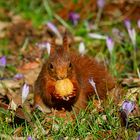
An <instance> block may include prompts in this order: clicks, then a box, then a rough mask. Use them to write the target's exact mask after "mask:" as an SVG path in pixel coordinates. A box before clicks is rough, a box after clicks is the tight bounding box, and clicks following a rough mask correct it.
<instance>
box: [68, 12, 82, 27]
mask: <svg viewBox="0 0 140 140" xmlns="http://www.w3.org/2000/svg"><path fill="white" fill-rule="evenodd" d="M68 18H69V20H70V21H71V22H72V23H73V25H77V24H78V21H79V19H80V15H79V14H77V13H76V12H70V13H69V17H68Z"/></svg>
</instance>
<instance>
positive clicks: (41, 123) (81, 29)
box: [0, 0, 140, 140]
mask: <svg viewBox="0 0 140 140" xmlns="http://www.w3.org/2000/svg"><path fill="white" fill-rule="evenodd" d="M73 2H75V4H76V1H73ZM60 7H61V6H60V4H58V3H57V4H54V3H53V2H51V1H47V0H46V1H45V0H44V1H40V0H39V1H33V0H31V1H28V0H21V1H20V2H19V1H16V0H15V1H14V0H13V1H10V0H9V1H4V0H1V1H0V13H2V14H0V21H1V23H4V24H5V23H7V22H12V18H13V17H15V16H17V15H18V16H20V17H22V19H25V20H28V21H29V20H30V21H32V23H33V27H32V28H34V29H35V30H40V28H41V27H42V26H43V24H44V23H46V22H48V21H51V22H54V23H55V25H62V26H65V27H66V28H67V29H68V30H69V31H70V32H71V33H72V34H73V35H74V36H80V37H81V38H82V42H84V43H85V46H86V50H87V55H91V56H94V57H96V58H97V59H100V60H101V61H105V63H106V64H107V66H108V68H109V70H110V71H111V73H112V75H114V76H115V77H116V79H117V81H118V83H119V82H120V83H121V82H122V81H123V79H124V78H127V79H130V78H132V79H134V80H135V79H139V78H140V74H139V70H140V69H139V68H140V62H139V59H140V47H139V46H140V28H138V26H137V21H132V22H131V24H132V27H133V28H135V31H136V44H135V45H134V44H133V42H132V41H131V39H130V37H129V34H128V32H127V29H126V27H125V26H124V23H123V20H122V21H120V22H118V23H117V22H116V23H115V22H114V21H113V20H112V21H110V22H108V23H107V25H101V24H99V28H97V29H96V30H94V29H91V30H88V29H87V26H86V25H87V23H90V21H91V23H90V24H93V22H92V18H93V17H94V16H93V15H94V14H95V13H94V14H93V15H92V13H91V15H88V16H87V19H86V18H85V19H81V20H80V22H79V23H78V25H76V26H74V25H73V24H72V23H71V22H70V21H69V20H68V19H67V20H64V19H62V18H60V16H59V15H58V14H57V12H56V11H57V10H58V9H59V8H60ZM79 13H80V9H79ZM10 14H11V15H12V16H9V15H10ZM9 17H10V18H9ZM107 20H108V18H106V17H105V18H104V21H107ZM101 23H105V22H102V21H101ZM0 25H1V24H0ZM57 27H58V26H57ZM113 29H119V35H120V36H119V35H118V34H117V35H116V34H115V33H114V32H112V30H113ZM0 33H1V34H2V32H0ZM89 33H98V34H102V35H106V36H110V37H112V38H113V41H114V43H115V46H114V48H113V51H112V52H111V53H109V50H108V49H107V45H106V40H103V39H93V38H90V37H89ZM0 36H1V35H0ZM10 43H11V40H10V39H9V37H8V35H7V34H5V35H4V36H2V37H1V40H0V56H3V55H5V56H6V57H7V58H8V64H7V66H6V69H5V72H4V76H5V77H6V78H11V77H12V76H14V75H15V74H16V73H17V72H18V71H17V69H16V68H17V66H18V65H19V64H20V62H21V61H23V60H24V59H25V58H27V57H28V55H27V54H29V53H30V48H28V47H27V49H25V50H24V51H23V52H21V51H20V50H23V48H24V46H26V41H25V39H24V41H23V43H21V44H18V51H20V52H18V51H17V50H16V49H17V46H16V45H15V44H14V45H15V46H14V47H10V46H11V44H10ZM31 43H32V44H34V43H35V41H32V42H31ZM27 46H28V41H27ZM78 46H79V45H78V43H76V44H75V47H76V49H78ZM21 48H22V49H21ZM25 48H26V47H25ZM15 56H16V60H17V62H15V61H14V60H15ZM29 56H30V54H29ZM134 83H135V82H134ZM138 85H139V84H138ZM129 87H131V88H132V87H133V85H131V84H130V85H129V83H126V87H125V89H127V88H129ZM135 87H136V88H137V89H138V93H137V94H140V89H139V86H135ZM8 91H10V90H8ZM8 91H7V92H8ZM130 94H133V92H132V93H131V92H129V97H128V96H127V95H126V96H125V97H124V98H123V99H121V101H123V100H125V99H130V100H132V97H131V95H130ZM132 96H133V95H132ZM134 96H135V95H134ZM121 101H120V102H121ZM135 103H136V104H137V106H138V108H139V107H140V96H139V95H137V99H136V100H135ZM29 115H31V114H29ZM138 116H140V114H138ZM51 117H52V116H51ZM51 117H50V116H47V115H44V114H43V113H41V112H37V111H36V112H34V113H33V115H32V116H30V119H31V122H32V123H30V122H29V121H26V120H24V119H19V117H17V116H16V117H15V113H14V111H13V110H4V109H2V108H0V137H1V139H15V138H16V137H19V138H21V139H30V138H32V139H59V140H61V139H62V140H63V139H66V140H67V139H87V140H88V139H95V140H96V139H97V140H99V139H104V140H105V139H110V140H114V139H122V140H123V139H124V140H125V139H126V140H127V139H128V140H133V139H136V138H137V136H138V132H137V131H140V120H139V119H138V118H137V117H136V118H135V117H134V116H133V114H132V115H130V118H129V122H130V124H129V127H128V129H127V128H125V127H122V126H121V121H120V117H119V107H118V106H117V105H116V104H114V102H113V101H111V100H110V99H109V100H108V101H106V103H102V104H101V106H100V107H99V108H98V107H97V104H94V103H93V102H92V101H91V102H89V106H88V107H87V109H86V110H84V111H81V112H80V114H79V115H78V116H76V120H74V121H70V120H69V118H70V117H69V114H68V117H66V118H67V119H66V118H65V119H64V118H59V117H55V115H54V116H53V117H52V118H51ZM138 127H139V128H138Z"/></svg>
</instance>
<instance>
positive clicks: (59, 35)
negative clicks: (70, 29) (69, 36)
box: [47, 22, 61, 38]
mask: <svg viewBox="0 0 140 140" xmlns="http://www.w3.org/2000/svg"><path fill="white" fill-rule="evenodd" d="M47 26H48V28H49V29H50V30H51V31H53V32H54V33H55V34H56V35H57V37H59V38H61V34H60V32H59V31H58V29H57V27H56V26H55V25H54V24H53V23H52V22H47Z"/></svg>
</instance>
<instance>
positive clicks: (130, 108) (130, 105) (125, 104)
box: [121, 101, 135, 114]
mask: <svg viewBox="0 0 140 140" xmlns="http://www.w3.org/2000/svg"><path fill="white" fill-rule="evenodd" d="M121 107H122V109H123V110H125V111H126V112H127V114H129V113H131V112H132V111H133V110H134V108H135V103H134V102H132V101H124V102H123V104H122V106H121Z"/></svg>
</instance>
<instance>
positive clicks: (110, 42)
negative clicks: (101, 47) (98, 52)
mask: <svg viewBox="0 0 140 140" xmlns="http://www.w3.org/2000/svg"><path fill="white" fill-rule="evenodd" d="M106 45H107V48H108V50H109V52H110V53H112V51H113V48H114V41H113V40H112V38H111V37H107V39H106Z"/></svg>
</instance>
